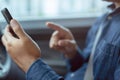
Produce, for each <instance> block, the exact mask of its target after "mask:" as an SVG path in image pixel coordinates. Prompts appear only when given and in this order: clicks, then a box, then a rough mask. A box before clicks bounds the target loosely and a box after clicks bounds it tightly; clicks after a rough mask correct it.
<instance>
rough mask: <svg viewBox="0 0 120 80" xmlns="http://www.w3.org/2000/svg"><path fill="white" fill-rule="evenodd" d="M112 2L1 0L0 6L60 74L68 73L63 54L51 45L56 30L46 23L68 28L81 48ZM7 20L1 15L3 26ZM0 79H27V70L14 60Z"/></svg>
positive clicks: (98, 0)
mask: <svg viewBox="0 0 120 80" xmlns="http://www.w3.org/2000/svg"><path fill="white" fill-rule="evenodd" d="M109 4H110V3H107V2H103V1H102V0H0V9H3V8H4V7H7V8H8V9H9V11H10V13H11V14H12V16H13V18H15V19H17V20H19V21H20V23H21V25H22V26H23V28H24V29H25V31H26V32H27V33H28V34H29V35H30V36H31V37H32V38H33V39H34V40H35V41H36V42H37V43H38V45H39V46H40V47H41V50H42V58H43V59H44V60H45V62H46V63H47V64H49V65H50V66H51V67H52V68H53V69H54V70H55V71H56V72H57V73H58V74H60V75H62V76H65V74H66V72H67V68H66V64H65V60H64V57H63V55H61V54H60V52H57V51H55V50H52V49H50V48H49V39H50V36H51V34H52V32H53V30H51V29H48V28H47V27H46V26H45V22H47V21H51V22H56V23H58V24H61V25H63V26H65V27H67V28H69V29H70V30H71V31H72V33H73V35H74V37H75V39H76V41H77V43H78V45H79V47H80V48H81V49H83V48H84V46H85V45H84V44H85V39H86V35H87V32H88V30H89V28H90V27H91V25H92V24H93V23H94V21H95V20H96V18H97V17H99V16H101V15H102V14H104V13H105V12H106V11H107V8H106V6H107V5H109ZM5 25H6V22H5V20H4V18H3V16H2V14H0V29H1V31H2V30H3V29H4V28H5ZM0 80H25V73H24V72H23V71H22V70H21V69H19V67H18V66H17V65H16V64H15V63H14V62H13V61H12V63H11V69H10V71H9V73H8V75H6V77H5V78H3V79H0Z"/></svg>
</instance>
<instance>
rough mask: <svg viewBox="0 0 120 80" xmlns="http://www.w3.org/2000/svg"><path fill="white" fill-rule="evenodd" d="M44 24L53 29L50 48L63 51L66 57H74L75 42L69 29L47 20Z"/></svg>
mask: <svg viewBox="0 0 120 80" xmlns="http://www.w3.org/2000/svg"><path fill="white" fill-rule="evenodd" d="M46 25H47V26H48V27H49V28H51V29H53V30H55V31H54V32H53V34H52V36H51V39H50V44H49V46H50V48H53V49H55V50H58V51H60V52H62V53H64V55H65V57H66V58H69V59H72V58H74V56H75V55H76V51H77V44H76V41H75V39H74V37H73V35H72V33H71V32H70V30H69V29H67V28H65V27H62V26H60V25H57V24H55V23H51V22H47V23H46Z"/></svg>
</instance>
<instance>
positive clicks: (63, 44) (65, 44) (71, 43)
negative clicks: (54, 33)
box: [58, 40, 76, 47]
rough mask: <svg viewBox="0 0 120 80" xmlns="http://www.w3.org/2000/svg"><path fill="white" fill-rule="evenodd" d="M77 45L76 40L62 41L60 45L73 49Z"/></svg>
mask: <svg viewBox="0 0 120 80" xmlns="http://www.w3.org/2000/svg"><path fill="white" fill-rule="evenodd" d="M75 44H76V42H75V41H74V40H60V41H59V42H58V45H59V46H61V47H72V46H74V45H75Z"/></svg>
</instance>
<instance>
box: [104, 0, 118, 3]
mask: <svg viewBox="0 0 120 80" xmlns="http://www.w3.org/2000/svg"><path fill="white" fill-rule="evenodd" d="M103 1H108V2H118V3H119V2H120V0H103Z"/></svg>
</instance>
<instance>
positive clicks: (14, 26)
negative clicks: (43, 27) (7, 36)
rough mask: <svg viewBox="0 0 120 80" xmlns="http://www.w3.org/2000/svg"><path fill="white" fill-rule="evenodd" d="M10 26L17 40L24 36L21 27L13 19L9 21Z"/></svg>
mask: <svg viewBox="0 0 120 80" xmlns="http://www.w3.org/2000/svg"><path fill="white" fill-rule="evenodd" d="M10 26H11V28H12V30H13V31H14V32H15V34H16V35H17V36H18V37H19V38H21V37H24V36H25V32H24V30H23V29H22V27H21V25H20V24H19V23H18V22H17V21H16V20H15V19H12V20H11V21H10Z"/></svg>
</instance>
